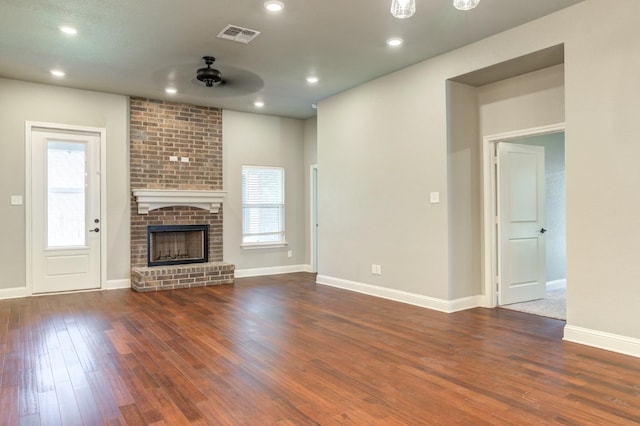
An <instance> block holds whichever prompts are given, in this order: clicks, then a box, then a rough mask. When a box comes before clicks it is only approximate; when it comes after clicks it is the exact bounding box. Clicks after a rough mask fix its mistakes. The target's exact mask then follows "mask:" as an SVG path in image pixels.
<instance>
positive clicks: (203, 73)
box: [196, 56, 225, 87]
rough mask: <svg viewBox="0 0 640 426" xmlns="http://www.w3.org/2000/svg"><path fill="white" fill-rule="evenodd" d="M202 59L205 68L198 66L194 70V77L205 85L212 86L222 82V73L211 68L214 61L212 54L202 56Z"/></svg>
mask: <svg viewBox="0 0 640 426" xmlns="http://www.w3.org/2000/svg"><path fill="white" fill-rule="evenodd" d="M202 60H203V61H204V63H205V64H207V67H206V68H200V69H198V71H196V78H197V79H198V81H201V82H203V83H204V84H205V86H207V87H213V86H217V85H220V84H224V83H225V82H224V80H222V73H221V72H220V71H218V70H217V69H215V68H211V65H213V63H214V62H215V60H216V58H214V57H213V56H203V57H202Z"/></svg>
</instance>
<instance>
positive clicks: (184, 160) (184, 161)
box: [180, 157, 189, 163]
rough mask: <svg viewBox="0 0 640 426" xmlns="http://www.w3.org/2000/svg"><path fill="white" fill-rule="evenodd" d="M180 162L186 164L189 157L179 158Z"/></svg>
mask: <svg viewBox="0 0 640 426" xmlns="http://www.w3.org/2000/svg"><path fill="white" fill-rule="evenodd" d="M180 161H182V162H183V163H188V162H189V157H180Z"/></svg>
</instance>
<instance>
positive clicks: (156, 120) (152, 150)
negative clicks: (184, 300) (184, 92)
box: [130, 97, 234, 291]
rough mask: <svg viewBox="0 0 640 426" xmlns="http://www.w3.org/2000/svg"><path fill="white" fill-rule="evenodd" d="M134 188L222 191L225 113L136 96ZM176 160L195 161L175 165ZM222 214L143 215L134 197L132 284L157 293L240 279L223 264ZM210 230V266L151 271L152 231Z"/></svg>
mask: <svg viewBox="0 0 640 426" xmlns="http://www.w3.org/2000/svg"><path fill="white" fill-rule="evenodd" d="M130 117H131V118H130V120H131V121H130V132H131V133H130V144H131V147H130V173H131V175H130V180H131V189H132V190H135V189H180V190H210V191H221V190H222V110H220V109H219V108H212V107H204V106H195V105H187V104H178V103H172V102H165V101H159V100H152V99H145V98H138V97H132V98H131V100H130ZM170 156H177V157H178V158H179V159H180V158H181V157H188V158H189V162H181V161H177V162H176V161H169V157H170ZM222 223H223V221H222V209H220V211H219V212H218V213H210V212H209V211H208V210H202V209H198V208H195V207H182V206H175V207H165V208H161V209H157V210H152V211H150V212H149V214H146V215H142V214H138V206H137V204H136V200H135V198H134V197H133V196H132V197H131V267H132V273H131V284H132V288H133V289H134V290H136V291H153V290H164V289H174V288H184V287H192V286H203V285H213V284H225V283H226V284H228V283H233V280H234V266H233V265H231V264H227V263H224V262H223V259H222V248H223V245H222ZM178 224H186V225H196V224H208V225H209V262H208V263H199V264H191V265H178V266H175V265H174V266H157V267H147V226H149V225H178Z"/></svg>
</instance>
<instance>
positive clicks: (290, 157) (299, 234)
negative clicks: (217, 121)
mask: <svg viewBox="0 0 640 426" xmlns="http://www.w3.org/2000/svg"><path fill="white" fill-rule="evenodd" d="M222 127H223V129H222V135H223V136H222V142H223V169H224V170H223V180H224V189H225V190H226V191H228V192H229V193H228V195H227V198H226V200H225V202H224V236H223V237H224V255H223V257H224V260H225V262H230V263H233V264H235V266H236V270H240V271H242V270H253V269H259V268H279V267H280V268H281V267H290V266H295V265H303V264H305V262H306V261H307V253H306V252H307V246H306V245H305V241H306V239H305V234H306V231H305V216H304V213H305V204H304V200H305V194H304V192H305V190H306V187H305V186H304V182H305V168H304V149H305V131H304V128H305V125H304V121H302V120H298V119H293V118H280V117H273V116H267V115H257V114H248V113H243V112H235V111H227V110H225V111H223V113H222ZM243 165H253V166H279V167H284V169H285V222H286V223H285V234H286V239H287V242H288V245H287V246H286V247H279V248H260V249H243V248H242V247H240V244H241V243H242V166H243ZM289 250H291V251H293V257H291V258H289V257H287V252H288V251H289Z"/></svg>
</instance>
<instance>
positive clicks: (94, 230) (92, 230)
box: [89, 228, 100, 232]
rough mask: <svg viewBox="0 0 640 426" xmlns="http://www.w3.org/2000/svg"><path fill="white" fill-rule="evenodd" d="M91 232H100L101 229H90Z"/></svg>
mask: <svg viewBox="0 0 640 426" xmlns="http://www.w3.org/2000/svg"><path fill="white" fill-rule="evenodd" d="M89 232H100V228H93V229H89Z"/></svg>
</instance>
